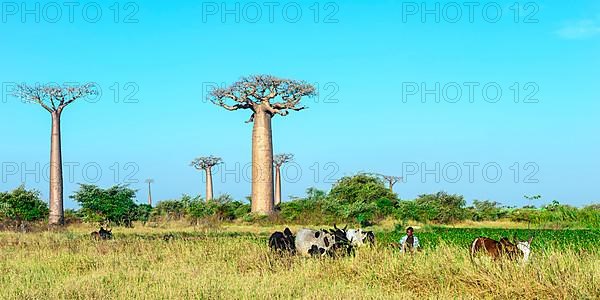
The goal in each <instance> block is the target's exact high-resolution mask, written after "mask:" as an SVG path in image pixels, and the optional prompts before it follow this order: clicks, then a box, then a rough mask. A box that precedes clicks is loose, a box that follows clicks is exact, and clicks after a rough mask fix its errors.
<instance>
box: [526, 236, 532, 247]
mask: <svg viewBox="0 0 600 300" xmlns="http://www.w3.org/2000/svg"><path fill="white" fill-rule="evenodd" d="M531 241H533V236H531V237H529V241H527V242H528V243H529V245H531Z"/></svg>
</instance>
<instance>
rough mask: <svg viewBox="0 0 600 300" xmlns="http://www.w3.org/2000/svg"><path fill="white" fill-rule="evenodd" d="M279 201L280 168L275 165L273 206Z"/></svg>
mask: <svg viewBox="0 0 600 300" xmlns="http://www.w3.org/2000/svg"><path fill="white" fill-rule="evenodd" d="M280 203H281V170H280V169H279V167H275V206H277V205H279V204H280Z"/></svg>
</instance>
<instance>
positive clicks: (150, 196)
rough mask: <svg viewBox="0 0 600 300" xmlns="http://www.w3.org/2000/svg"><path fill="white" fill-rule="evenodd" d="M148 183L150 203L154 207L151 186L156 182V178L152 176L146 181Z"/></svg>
mask: <svg viewBox="0 0 600 300" xmlns="http://www.w3.org/2000/svg"><path fill="white" fill-rule="evenodd" d="M145 182H146V183H147V184H148V205H150V207H152V189H151V187H150V185H151V184H152V183H154V179H152V178H148V179H146V181H145Z"/></svg>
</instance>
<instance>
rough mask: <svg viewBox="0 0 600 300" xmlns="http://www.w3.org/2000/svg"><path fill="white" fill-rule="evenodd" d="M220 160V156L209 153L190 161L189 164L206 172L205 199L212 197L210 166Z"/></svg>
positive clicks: (208, 199)
mask: <svg viewBox="0 0 600 300" xmlns="http://www.w3.org/2000/svg"><path fill="white" fill-rule="evenodd" d="M222 161H223V160H222V159H221V158H220V157H215V156H212V155H211V156H204V157H198V158H195V159H194V160H192V162H191V163H190V166H192V167H194V168H196V169H197V170H200V171H202V170H204V171H205V172H206V201H210V200H212V198H213V185H212V167H214V166H216V165H218V164H220V163H221V162H222Z"/></svg>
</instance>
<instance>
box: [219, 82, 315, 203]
mask: <svg viewBox="0 0 600 300" xmlns="http://www.w3.org/2000/svg"><path fill="white" fill-rule="evenodd" d="M314 95H316V92H315V87H314V86H313V85H311V84H308V83H306V82H303V81H296V80H290V79H282V78H277V77H274V76H271V75H253V76H249V77H243V78H242V79H241V80H240V81H238V82H236V83H234V84H232V85H231V86H229V87H226V88H215V89H214V90H212V91H211V92H210V94H209V96H208V98H209V100H210V101H212V103H214V104H216V105H218V106H220V107H223V108H225V109H227V110H230V111H233V110H238V109H249V110H251V111H252V115H251V116H250V119H249V120H248V122H253V123H254V127H253V129H252V203H251V205H252V212H255V213H263V214H270V213H272V212H273V208H274V197H273V142H272V131H271V118H272V117H273V116H275V115H280V116H287V115H288V113H289V111H290V110H293V111H299V110H302V109H305V108H306V107H305V106H303V105H301V104H300V100H302V98H303V97H311V96H314ZM278 98H280V100H279V101H277V99H278Z"/></svg>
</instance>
